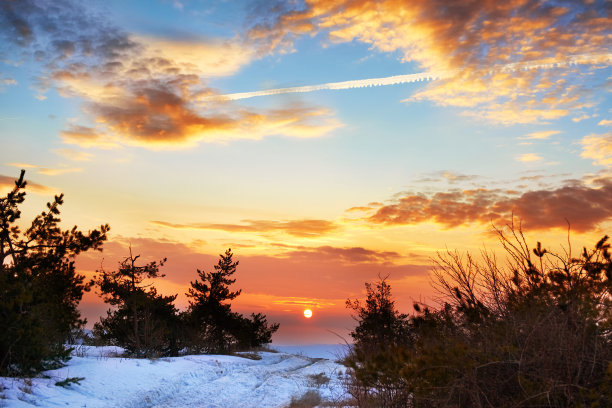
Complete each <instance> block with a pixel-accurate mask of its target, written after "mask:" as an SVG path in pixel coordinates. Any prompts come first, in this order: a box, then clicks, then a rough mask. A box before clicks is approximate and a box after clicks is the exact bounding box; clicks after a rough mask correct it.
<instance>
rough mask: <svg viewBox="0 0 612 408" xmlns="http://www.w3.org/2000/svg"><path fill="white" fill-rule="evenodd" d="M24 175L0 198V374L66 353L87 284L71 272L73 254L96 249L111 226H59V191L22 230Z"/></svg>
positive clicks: (33, 368) (20, 371) (52, 361)
mask: <svg viewBox="0 0 612 408" xmlns="http://www.w3.org/2000/svg"><path fill="white" fill-rule="evenodd" d="M24 175H25V171H24V170H22V171H21V174H20V176H19V179H18V180H16V181H15V187H14V188H13V190H12V191H10V192H9V193H8V194H7V196H6V197H4V198H1V199H0V327H1V328H2V330H0V375H31V374H34V373H36V372H38V371H40V370H44V369H48V368H50V367H54V366H58V365H60V364H61V363H62V362H63V361H65V360H66V359H68V358H69V350H66V348H65V347H64V343H65V342H66V341H67V340H68V338H69V337H70V333H71V331H73V330H74V329H77V328H79V327H81V326H82V325H83V324H84V323H85V321H84V319H81V317H80V313H79V311H78V309H77V307H78V304H79V302H80V300H81V298H82V296H83V293H84V292H85V291H88V290H89V288H90V284H89V283H86V282H85V277H84V276H83V275H79V274H78V273H77V272H76V269H75V266H74V258H75V257H76V256H77V255H78V254H79V253H81V252H83V251H87V250H89V249H96V250H100V249H101V247H102V243H103V242H104V241H105V240H106V233H107V232H108V230H109V229H110V228H109V226H108V225H102V226H100V229H97V230H93V231H90V232H89V233H87V234H84V233H83V232H81V231H79V230H77V227H76V226H75V227H73V228H72V229H70V230H62V229H61V228H60V226H59V222H60V218H59V214H60V209H59V207H60V206H61V205H62V204H63V194H61V195H59V196H55V198H54V200H53V202H50V203H47V211H45V212H42V213H41V214H40V215H38V216H37V217H36V218H35V219H34V220H33V221H32V224H31V226H30V227H29V228H27V229H26V230H25V231H21V229H20V227H19V226H18V225H17V221H18V220H19V219H20V217H21V212H20V210H19V205H20V204H22V203H23V202H24V200H25V191H24V189H25V187H26V181H25V180H24Z"/></svg>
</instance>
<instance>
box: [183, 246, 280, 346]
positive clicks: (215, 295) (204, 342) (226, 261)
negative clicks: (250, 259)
mask: <svg viewBox="0 0 612 408" xmlns="http://www.w3.org/2000/svg"><path fill="white" fill-rule="evenodd" d="M232 257H233V254H232V251H231V249H228V250H227V251H225V253H224V254H221V255H219V261H218V262H217V265H214V271H213V272H204V271H200V270H199V269H198V270H197V273H198V277H199V278H200V279H199V280H198V279H196V280H195V281H193V282H191V288H189V291H188V293H187V297H189V298H190V301H189V310H188V320H189V325H190V327H191V344H192V348H193V349H194V350H195V351H198V352H202V351H204V352H208V353H227V352H229V351H230V350H231V349H232V348H234V347H244V348H249V347H259V346H261V345H263V344H266V343H269V342H270V341H271V340H272V334H273V333H274V332H275V331H276V330H278V327H279V326H278V324H272V325H269V324H268V322H267V321H266V318H265V315H262V314H252V315H251V318H250V319H249V318H245V317H243V316H241V315H240V314H238V313H234V312H232V310H231V304H230V301H231V300H233V299H235V298H236V297H237V296H238V295H240V293H241V290H237V291H235V292H232V291H231V290H230V288H229V287H230V285H232V284H233V283H235V282H236V279H232V276H233V275H234V273H236V267H237V266H238V263H239V262H238V261H235V262H234V261H233V259H232Z"/></svg>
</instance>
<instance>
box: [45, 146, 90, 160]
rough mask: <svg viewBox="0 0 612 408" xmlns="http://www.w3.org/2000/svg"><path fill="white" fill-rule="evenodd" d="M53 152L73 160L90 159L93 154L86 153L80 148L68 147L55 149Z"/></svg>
mask: <svg viewBox="0 0 612 408" xmlns="http://www.w3.org/2000/svg"><path fill="white" fill-rule="evenodd" d="M54 152H55V153H57V154H59V155H60V156H62V157H64V158H66V159H70V160H74V161H90V160H91V158H92V157H93V154H91V153H87V152H84V151H81V150H75V149H70V148H61V149H55V150H54Z"/></svg>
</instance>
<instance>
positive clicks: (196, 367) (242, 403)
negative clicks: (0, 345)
mask: <svg viewBox="0 0 612 408" xmlns="http://www.w3.org/2000/svg"><path fill="white" fill-rule="evenodd" d="M259 355H260V356H261V357H262V358H261V360H251V359H247V358H243V357H236V356H211V355H201V356H185V357H177V358H164V359H159V360H136V359H124V358H117V357H114V358H109V357H100V356H95V354H93V353H89V355H86V356H83V357H74V358H73V359H72V360H71V361H70V363H69V365H68V366H67V367H64V368H61V369H59V370H54V371H49V372H47V373H46V374H47V375H49V376H50V377H51V378H36V379H34V380H33V381H32V383H31V385H30V386H27V385H26V384H25V383H24V380H14V379H6V378H0V381H1V383H0V384H2V385H3V387H4V391H1V392H0V394H2V395H3V396H4V398H5V399H4V400H0V407H2V406H6V407H32V406H42V407H60V406H62V407H65V406H74V407H88V408H93V407H100V408H101V407H113V408H114V407H129V408H169V407H189V408H225V407H245V408H249V407H284V406H287V405H288V404H289V403H290V401H291V398H292V397H299V396H301V395H303V394H304V393H306V392H307V391H308V390H312V389H316V390H317V391H318V392H319V393H320V395H321V396H322V397H323V398H324V399H328V400H339V399H342V398H343V397H344V392H343V390H342V384H341V382H342V381H341V375H342V373H343V372H344V367H342V366H340V365H338V364H336V363H334V362H332V361H330V360H327V359H316V358H310V357H305V356H296V355H290V354H284V353H259ZM320 374H324V375H325V377H327V378H329V379H330V380H329V382H328V383H326V384H319V385H317V384H316V383H315V382H314V381H313V376H315V375H320ZM68 377H85V380H83V381H81V383H80V385H72V386H70V387H68V388H62V387H57V386H55V382H57V381H60V380H63V379H65V378H68Z"/></svg>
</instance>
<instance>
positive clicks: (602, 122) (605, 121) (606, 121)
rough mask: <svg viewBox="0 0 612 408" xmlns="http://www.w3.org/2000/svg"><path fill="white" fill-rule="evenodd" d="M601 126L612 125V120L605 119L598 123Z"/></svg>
mask: <svg viewBox="0 0 612 408" xmlns="http://www.w3.org/2000/svg"><path fill="white" fill-rule="evenodd" d="M598 125H599V126H612V120H607V119H603V120H600V121H599V123H598Z"/></svg>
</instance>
